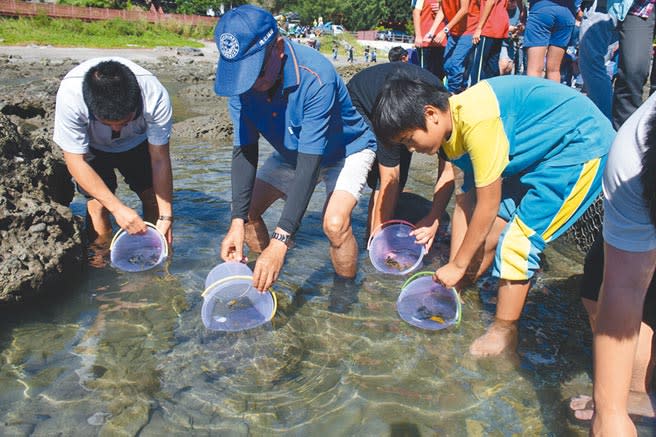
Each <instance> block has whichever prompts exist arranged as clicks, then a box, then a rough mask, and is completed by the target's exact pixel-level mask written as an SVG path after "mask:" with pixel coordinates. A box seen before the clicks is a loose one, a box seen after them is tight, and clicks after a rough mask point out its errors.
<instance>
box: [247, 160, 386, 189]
mask: <svg viewBox="0 0 656 437" xmlns="http://www.w3.org/2000/svg"><path fill="white" fill-rule="evenodd" d="M375 158H376V152H374V151H373V150H371V149H364V150H361V151H359V152H356V153H354V154H352V155H349V156H347V157H346V158H345V159H342V160H340V161H338V162H336V163H334V164H331V165H328V166H322V167H321V170H319V179H318V180H317V183H319V182H323V183H324V184H325V186H326V193H327V194H328V195H330V194H331V193H332V192H333V191H335V190H340V191H346V192H348V193H350V194H351V195H352V196H353V197H354V198H355V200H356V201H358V200H359V199H360V193H361V192H362V188H364V186H365V184H366V183H367V175H368V174H369V170H370V169H371V165H372V164H373V162H374V159H375ZM295 173H296V169H295V168H294V166H292V165H291V164H289V163H288V162H287V161H285V160H284V159H283V157H282V156H281V155H280V154H279V153H278V152H273V154H272V155H271V156H269V157H268V158H267V160H266V161H264V164H262V166H261V167H260V168H259V169H258V170H257V178H258V179H260V180H261V181H263V182H266V183H267V184H269V185H272V186H273V187H275V188H276V189H278V190H280V191H282V192H283V193H285V195H287V194H288V192H289V190H290V188H291V184H292V181H293V180H294V175H295Z"/></svg>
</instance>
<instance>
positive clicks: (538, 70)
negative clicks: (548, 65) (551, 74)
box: [526, 46, 547, 77]
mask: <svg viewBox="0 0 656 437" xmlns="http://www.w3.org/2000/svg"><path fill="white" fill-rule="evenodd" d="M526 52H527V54H528V60H527V64H526V75H527V76H534V77H544V58H545V56H546V54H547V47H546V46H545V47H529V48H528V49H527V50H526Z"/></svg>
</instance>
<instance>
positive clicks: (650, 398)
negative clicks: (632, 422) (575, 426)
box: [569, 391, 656, 420]
mask: <svg viewBox="0 0 656 437" xmlns="http://www.w3.org/2000/svg"><path fill="white" fill-rule="evenodd" d="M655 405H656V395H655V394H654V393H644V392H636V391H631V392H629V397H628V400H627V404H626V407H627V410H628V413H629V414H630V415H631V416H640V417H647V418H650V419H653V418H656V408H654V406H655ZM569 408H570V409H571V410H572V412H573V413H574V417H576V418H577V419H579V420H590V419H592V416H593V414H594V401H593V400H592V397H590V396H588V395H578V396H574V397H573V398H572V399H570V401H569Z"/></svg>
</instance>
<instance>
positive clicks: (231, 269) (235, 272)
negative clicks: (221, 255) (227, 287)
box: [205, 261, 253, 289]
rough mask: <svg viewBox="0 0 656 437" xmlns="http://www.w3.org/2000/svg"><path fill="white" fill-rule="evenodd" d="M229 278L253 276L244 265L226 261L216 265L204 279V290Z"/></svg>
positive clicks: (249, 269)
mask: <svg viewBox="0 0 656 437" xmlns="http://www.w3.org/2000/svg"><path fill="white" fill-rule="evenodd" d="M230 276H253V271H252V270H251V268H250V267H248V266H247V265H246V264H244V263H241V262H237V261H226V262H223V263H220V264H217V265H216V266H214V268H213V269H212V270H210V272H209V273H208V274H207V277H206V278H205V289H207V288H209V286H210V285H212V284H214V283H215V282H218V281H220V280H222V279H225V278H228V277H230Z"/></svg>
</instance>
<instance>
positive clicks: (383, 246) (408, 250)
mask: <svg viewBox="0 0 656 437" xmlns="http://www.w3.org/2000/svg"><path fill="white" fill-rule="evenodd" d="M414 229H415V226H414V225H413V224H412V223H409V222H406V221H403V220H390V221H387V222H385V223H382V224H381V225H379V226H378V227H377V228H376V229H375V230H374V232H373V233H372V234H371V237H369V243H368V244H367V249H368V250H369V259H370V260H371V264H373V266H374V267H375V268H376V270H378V271H379V272H382V273H387V274H390V275H405V274H408V273H410V272H412V271H414V270H416V269H417V268H418V267H419V266H420V265H421V262H422V260H423V259H424V254H425V249H424V246H423V245H422V244H417V242H416V240H415V237H414V236H412V235H410V232H412V231H413V230H414Z"/></svg>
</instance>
